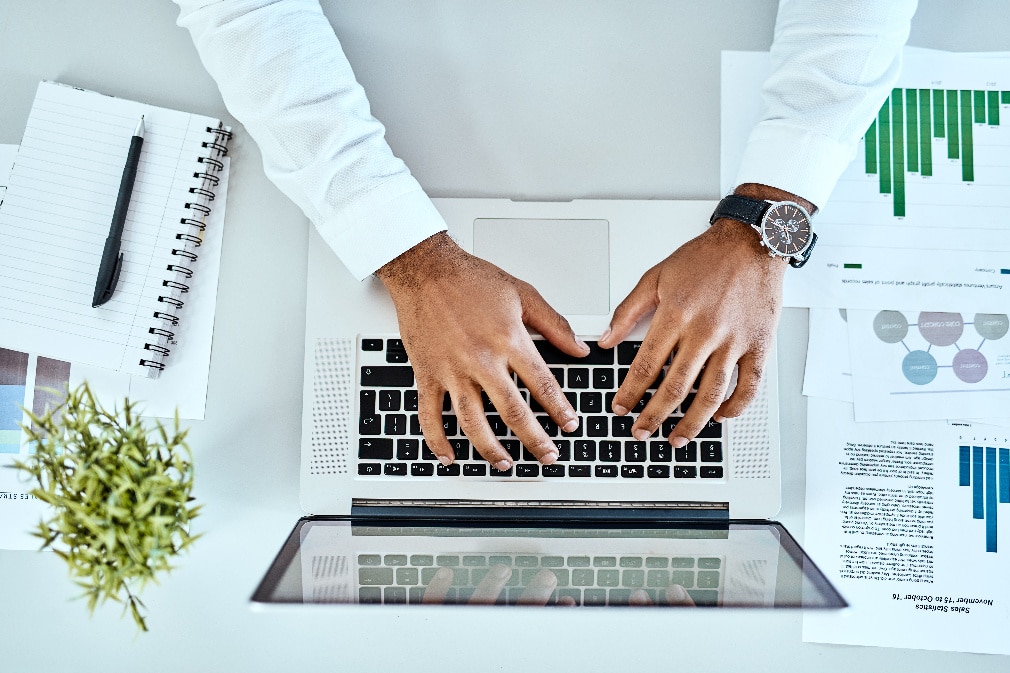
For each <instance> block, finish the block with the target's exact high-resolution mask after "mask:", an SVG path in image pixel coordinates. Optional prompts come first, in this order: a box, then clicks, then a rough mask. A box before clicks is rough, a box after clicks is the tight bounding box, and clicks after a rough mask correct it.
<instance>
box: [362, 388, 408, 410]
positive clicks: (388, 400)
mask: <svg viewBox="0 0 1010 673" xmlns="http://www.w3.org/2000/svg"><path fill="white" fill-rule="evenodd" d="M361 392H370V391H364V390H363V391H361ZM402 399H403V398H402V396H401V394H400V391H399V390H380V391H379V411H399V410H400V404H401V400H402Z"/></svg>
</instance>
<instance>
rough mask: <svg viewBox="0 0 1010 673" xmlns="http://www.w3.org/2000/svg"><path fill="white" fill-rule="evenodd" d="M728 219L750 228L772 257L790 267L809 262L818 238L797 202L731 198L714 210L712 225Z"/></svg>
mask: <svg viewBox="0 0 1010 673" xmlns="http://www.w3.org/2000/svg"><path fill="white" fill-rule="evenodd" d="M723 217H728V218H729V219H731V220H737V221H739V222H743V223H744V224H749V225H750V226H751V228H753V229H754V231H756V232H757V233H758V235H759V236H760V237H761V245H763V246H764V247H766V248H768V254H769V256H771V257H784V258H785V259H786V260H787V261H788V262H789V266H791V267H793V268H796V269H798V268H800V267H801V266H803V265H804V264H806V263H807V260H808V259H810V253H811V252H812V251H813V249H814V244H815V243H816V242H817V234H815V233H814V229H813V226H812V225H811V224H810V213H808V212H807V211H806V209H805V208H804V207H803V206H801V205H800V204H798V203H796V202H794V201H763V200H761V199H752V198H750V197H747V196H739V195H737V194H730V195H729V196H727V197H726V198H724V199H723V200H722V201H720V202H719V205H718V206H716V207H715V212H714V213H712V217H711V219H709V224H712V223H713V222H715V221H716V220H718V219H720V218H723Z"/></svg>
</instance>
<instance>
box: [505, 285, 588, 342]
mask: <svg viewBox="0 0 1010 673" xmlns="http://www.w3.org/2000/svg"><path fill="white" fill-rule="evenodd" d="M517 287H518V290H519V302H520V304H521V306H522V311H523V323H524V324H526V325H529V326H530V327H532V328H533V329H535V330H536V331H537V332H539V333H540V334H542V335H543V336H544V338H545V339H547V340H548V341H550V342H551V343H552V344H554V346H555V347H556V348H558V350H560V351H562V352H563V353H567V354H568V355H573V356H575V357H583V356H585V355H589V345H588V344H586V342H585V341H583V340H582V339H580V338H578V337H577V336H575V332H573V331H572V326H571V325H570V324H569V323H568V321H567V320H566V319H565V317H564V316H563V315H561V314H560V313H558V312H557V311H555V310H554V307H552V306H551V305H550V304H548V303H547V300H546V299H544V298H543V297H542V296H541V295H540V293H539V292H537V290H536V288H535V287H533V286H532V285H530V284H529V283H526V282H523V281H518V285H517Z"/></svg>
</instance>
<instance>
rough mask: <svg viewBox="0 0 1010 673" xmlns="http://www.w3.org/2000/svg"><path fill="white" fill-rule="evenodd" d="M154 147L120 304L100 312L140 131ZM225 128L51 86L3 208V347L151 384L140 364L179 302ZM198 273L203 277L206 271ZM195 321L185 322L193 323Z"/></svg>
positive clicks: (144, 157) (138, 199)
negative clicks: (203, 175)
mask: <svg viewBox="0 0 1010 673" xmlns="http://www.w3.org/2000/svg"><path fill="white" fill-rule="evenodd" d="M141 115H143V116H144V125H145V136H144V146H143V151H142V153H141V157H140V165H139V168H138V171H137V179H136V184H135V186H134V191H133V197H132V199H131V201H130V208H129V211H128V215H127V219H126V228H125V233H124V235H123V246H122V252H123V255H124V262H123V270H122V273H121V275H120V279H119V284H118V286H117V290H116V293H115V294H114V296H113V298H112V299H111V300H110V301H109V302H108V303H106V304H104V305H102V306H100V307H98V308H92V306H91V300H92V296H93V294H94V288H95V280H96V277H97V273H98V266H99V262H100V260H101V255H102V249H103V246H104V243H105V239H106V237H107V236H108V233H109V226H110V224H111V219H112V212H113V209H114V206H115V202H116V195H117V192H118V189H119V183H120V179H121V177H122V172H123V167H124V165H125V163H126V155H127V150H128V148H129V144H130V139H131V137H132V135H133V131H134V129H135V128H136V126H137V122H138V120H139V119H140V117H141ZM208 126H210V127H213V128H216V127H217V126H218V122H217V120H213V119H210V118H208V117H201V116H197V115H191V114H187V113H183V112H177V111H173V110H168V109H165V108H159V107H155V106H151V105H145V104H141V103H135V102H131V101H127V100H122V99H117V98H112V97H109V96H104V95H101V94H98V93H94V92H90V91H83V90H80V89H75V88H72V87H68V86H64V85H59V84H54V83H51V82H43V83H42V84H40V85H39V89H38V93H37V95H36V99H35V103H34V104H33V107H32V111H31V114H30V115H29V119H28V124H27V127H26V129H25V135H24V138H23V140H22V143H21V147H20V150H19V152H18V155H17V158H16V160H15V164H14V169H13V172H12V174H11V176H10V179H9V180H8V189H7V193H6V195H5V197H4V201H3V204H2V205H0V325H2V331H0V343H2V344H3V345H4V346H5V347H7V348H13V349H18V350H25V351H29V350H30V351H33V352H37V353H41V354H45V355H48V356H50V357H54V358H59V359H62V360H68V361H71V362H79V363H83V364H91V365H96V366H99V367H107V368H110V369H115V370H119V371H125V372H129V373H133V374H138V375H142V376H148V375H149V373H150V371H149V368H148V367H143V366H141V365H140V364H139V363H140V360H141V359H142V358H143V357H144V354H145V353H146V351H145V350H144V345H145V344H146V343H149V342H153V341H155V340H154V339H153V338H152V337H151V334H150V333H149V330H150V328H152V327H162V326H163V325H162V324H161V322H162V321H161V320H159V319H157V318H155V317H154V314H155V313H156V312H158V311H159V310H161V311H163V310H164V308H165V305H164V304H162V303H161V302H159V301H158V297H159V296H163V295H166V294H171V292H170V290H169V289H168V288H166V287H165V286H164V285H163V282H164V281H165V280H166V279H171V278H172V277H173V274H172V272H170V271H168V270H167V266H168V265H169V264H171V263H172V262H173V261H175V260H176V259H177V258H175V257H173V256H172V254H171V253H172V250H173V249H174V248H180V247H182V243H181V242H180V241H179V240H178V239H177V238H176V234H178V233H180V232H182V233H186V227H185V226H184V225H180V219H181V218H182V217H185V216H187V214H188V213H187V211H185V210H184V206H185V204H186V203H187V202H190V201H196V200H198V197H196V196H194V195H193V194H192V193H190V192H189V188H190V187H193V186H194V185H198V184H199V181H198V180H197V179H195V178H194V177H193V174H194V173H195V172H199V171H200V170H201V166H202V165H201V164H199V163H198V162H197V158H198V157H200V156H202V155H205V154H206V153H207V150H206V149H205V148H204V147H202V143H203V142H205V141H207V140H208V134H207V131H206V129H207V127H208ZM197 266H198V265H197ZM182 319H184V318H182Z"/></svg>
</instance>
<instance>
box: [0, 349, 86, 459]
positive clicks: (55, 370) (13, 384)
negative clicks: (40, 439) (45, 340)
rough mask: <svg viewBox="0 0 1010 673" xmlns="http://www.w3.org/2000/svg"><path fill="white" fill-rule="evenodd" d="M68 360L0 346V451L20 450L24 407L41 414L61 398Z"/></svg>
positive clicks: (67, 372) (65, 384)
mask: <svg viewBox="0 0 1010 673" xmlns="http://www.w3.org/2000/svg"><path fill="white" fill-rule="evenodd" d="M69 383H70V363H69V362H64V361H62V360H53V359H51V358H46V357H42V356H38V357H33V356H31V355H29V354H28V353H21V352H18V351H13V350H8V349H6V348H0V454H17V453H19V452H20V451H21V424H22V423H23V422H24V412H23V409H31V411H32V413H34V414H35V415H37V416H38V415H41V414H44V413H45V412H46V410H47V409H50V408H53V407H55V406H56V405H58V404H59V403H60V402H62V401H63V399H64V394H65V393H66V390H67V386H68V384H69Z"/></svg>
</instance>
